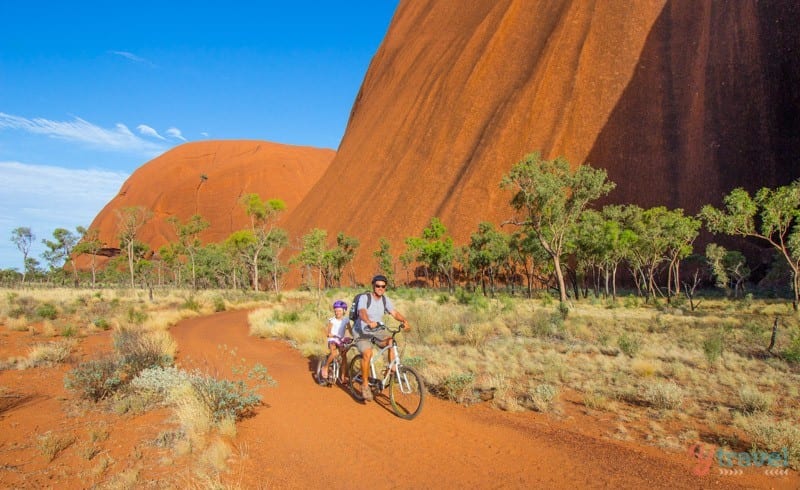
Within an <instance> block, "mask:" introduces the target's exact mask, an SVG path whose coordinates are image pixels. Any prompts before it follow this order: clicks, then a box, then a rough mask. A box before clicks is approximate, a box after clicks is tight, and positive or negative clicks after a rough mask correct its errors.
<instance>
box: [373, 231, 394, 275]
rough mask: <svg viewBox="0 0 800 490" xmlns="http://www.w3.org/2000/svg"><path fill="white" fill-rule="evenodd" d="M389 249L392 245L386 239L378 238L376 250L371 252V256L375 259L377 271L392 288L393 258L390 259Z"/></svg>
mask: <svg viewBox="0 0 800 490" xmlns="http://www.w3.org/2000/svg"><path fill="white" fill-rule="evenodd" d="M391 247H392V245H391V243H390V242H389V240H388V239H387V238H386V237H380V238H379V239H378V250H375V251H373V252H372V256H373V257H375V260H376V261H377V263H378V264H377V265H378V271H380V273H381V274H383V275H384V276H386V278H387V279H388V280H389V281H388V282H389V285H390V286H394V285H395V282H394V275H395V271H394V257H392V253H391V251H390V249H391Z"/></svg>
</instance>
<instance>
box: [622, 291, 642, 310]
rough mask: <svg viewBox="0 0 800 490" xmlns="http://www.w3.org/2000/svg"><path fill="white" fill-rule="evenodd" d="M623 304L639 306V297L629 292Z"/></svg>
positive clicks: (632, 306) (628, 306) (631, 306)
mask: <svg viewBox="0 0 800 490" xmlns="http://www.w3.org/2000/svg"><path fill="white" fill-rule="evenodd" d="M622 306H623V307H625V308H638V307H639V298H637V297H636V296H634V295H632V294H629V295H628V296H626V297H625V301H623V302H622Z"/></svg>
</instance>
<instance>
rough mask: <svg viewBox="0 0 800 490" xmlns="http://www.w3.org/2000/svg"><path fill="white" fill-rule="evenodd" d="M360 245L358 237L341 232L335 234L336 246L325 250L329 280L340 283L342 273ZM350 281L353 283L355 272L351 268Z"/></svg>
mask: <svg viewBox="0 0 800 490" xmlns="http://www.w3.org/2000/svg"><path fill="white" fill-rule="evenodd" d="M359 245H360V243H359V241H358V238H356V237H352V236H347V235H345V234H344V233H342V232H339V233H338V234H337V235H336V247H335V248H333V249H331V250H329V251H327V252H326V254H327V255H326V263H327V265H328V272H327V276H329V277H330V282H331V284H332V282H333V281H335V282H336V284H337V285H339V286H341V285H342V274H343V273H344V270H345V268H346V267H347V265H348V264H351V263H352V261H353V258H354V257H355V255H356V250H358V246H359ZM350 276H351V277H350V280H351V281H350V282H351V283H352V285H353V286H354V285H355V274H354V273H353V271H352V270H351V274H350Z"/></svg>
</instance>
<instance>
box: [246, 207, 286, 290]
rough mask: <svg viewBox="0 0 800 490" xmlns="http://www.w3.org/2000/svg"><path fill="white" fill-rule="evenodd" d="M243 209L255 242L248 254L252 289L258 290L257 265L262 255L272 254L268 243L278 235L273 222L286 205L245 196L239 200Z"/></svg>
mask: <svg viewBox="0 0 800 490" xmlns="http://www.w3.org/2000/svg"><path fill="white" fill-rule="evenodd" d="M240 202H241V204H242V206H243V207H244V209H245V213H247V216H248V217H250V228H251V230H252V232H253V238H254V239H255V241H254V242H253V243H252V247H251V250H250V252H251V254H250V265H251V267H252V271H253V287H254V289H255V290H256V291H258V290H259V264H260V263H261V261H262V254H263V253H265V252H274V250H275V249H274V248H272V249H271V248H270V247H269V244H270V242H274V241H275V237H274V236H273V234H274V233H279V232H278V231H277V230H278V228H277V227H276V226H275V222H276V221H277V219H278V216H279V215H280V213H281V212H282V211H284V210H285V209H286V203H285V202H284V201H282V200H281V199H268V200H266V201H262V200H261V198H260V197H259V195H258V194H255V193H251V194H245V195H244V196H242V198H241V200H240Z"/></svg>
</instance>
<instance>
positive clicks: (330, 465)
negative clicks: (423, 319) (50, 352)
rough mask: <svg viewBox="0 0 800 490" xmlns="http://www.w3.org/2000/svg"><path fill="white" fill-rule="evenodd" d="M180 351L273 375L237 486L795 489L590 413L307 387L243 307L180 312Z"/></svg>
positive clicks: (299, 361) (291, 356)
mask: <svg viewBox="0 0 800 490" xmlns="http://www.w3.org/2000/svg"><path fill="white" fill-rule="evenodd" d="M172 334H173V336H174V337H175V339H176V340H177V342H178V345H179V349H180V352H179V362H180V363H181V364H182V365H183V366H184V367H188V366H201V367H204V368H206V369H211V370H212V372H213V371H217V372H219V373H223V374H228V373H230V364H231V359H232V355H231V351H232V350H235V359H236V362H241V360H242V359H244V360H246V364H247V365H248V366H252V365H254V364H255V363H261V364H262V365H264V366H266V367H267V369H268V371H269V374H270V375H271V376H272V377H273V378H274V379H275V380H276V381H277V382H278V385H277V386H276V387H273V388H264V389H262V390H261V393H262V394H263V396H264V402H265V405H264V406H263V407H260V408H259V409H258V410H257V413H256V415H255V416H254V417H252V418H249V419H247V420H245V421H243V422H242V423H241V424H240V425H239V430H238V435H237V437H236V445H237V449H238V451H237V452H238V453H239V454H238V455H237V457H236V458H234V459H233V460H231V461H230V462H229V470H230V471H229V472H228V474H227V475H226V476H225V477H224V481H225V482H226V483H229V484H233V485H238V486H241V487H242V488H323V487H326V486H327V487H330V488H346V487H347V488H350V487H352V486H353V485H358V483H356V482H357V480H355V479H356V478H361V479H362V481H361V483H360V485H359V486H376V487H378V488H537V487H543V488H565V487H574V488H670V489H673V488H798V487H799V486H800V485H799V483H798V482H800V479H799V478H798V475H797V473H795V472H792V473H791V474H790V476H788V477H783V478H772V477H768V476H765V475H764V474H763V469H762V470H761V472H756V471H755V469H753V470H751V471H748V472H746V473H745V474H744V475H742V476H720V475H718V474H717V468H716V465H714V466H713V467H712V469H711V470H712V474H710V475H708V476H705V477H697V476H695V475H693V474H692V473H691V470H692V468H693V461H692V460H691V459H690V458H689V457H688V456H687V455H686V454H675V453H666V452H664V451H662V450H660V449H657V448H654V447H648V446H637V445H634V444H632V443H625V442H619V441H614V440H609V439H603V438H601V437H600V436H599V435H596V434H598V433H599V432H598V430H597V424H598V421H597V420H595V419H592V418H590V417H582V418H581V417H568V418H567V420H565V421H560V420H555V419H554V418H553V417H551V416H549V415H546V414H538V413H506V412H502V411H498V410H494V409H492V408H490V407H488V406H481V405H476V406H472V407H462V406H459V405H456V404H453V403H449V402H445V401H442V400H438V399H435V398H433V397H431V396H429V397H428V398H427V400H426V404H425V407H424V408H423V411H422V413H421V414H420V416H419V417H417V418H416V419H415V420H413V421H405V420H401V419H399V418H397V417H395V416H394V415H393V414H392V413H391V410H390V408H389V407H388V406H386V404H381V403H380V400H378V401H377V402H376V403H371V404H366V405H364V404H359V403H357V402H356V401H354V400H353V399H352V398H351V397H350V396H349V394H348V393H347V392H346V391H344V390H342V389H340V388H322V387H319V386H317V385H316V384H315V383H314V382H313V380H312V375H311V362H310V361H309V360H307V359H305V358H304V357H302V355H301V354H300V353H299V352H297V351H295V350H293V349H292V348H291V347H290V346H289V345H287V344H286V343H283V342H277V341H269V340H263V339H258V338H256V337H251V336H249V335H248V325H247V312H246V311H230V312H224V313H220V314H217V315H213V316H209V317H203V318H194V319H189V320H186V321H183V322H181V323H180V324H178V325H177V326H176V327H174V328H173V329H172Z"/></svg>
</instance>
